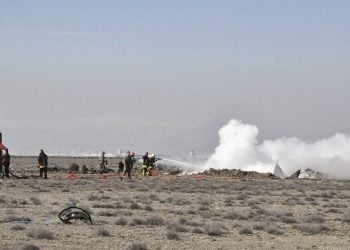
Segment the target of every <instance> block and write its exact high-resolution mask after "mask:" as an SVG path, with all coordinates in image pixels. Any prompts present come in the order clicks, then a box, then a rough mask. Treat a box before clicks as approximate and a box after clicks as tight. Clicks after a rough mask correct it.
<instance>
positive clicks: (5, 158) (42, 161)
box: [0, 148, 48, 179]
mask: <svg viewBox="0 0 350 250" xmlns="http://www.w3.org/2000/svg"><path fill="white" fill-rule="evenodd" d="M4 151H5V154H4V155H2V162H1V168H0V170H1V172H2V169H3V167H4V176H5V177H7V178H10V164H11V155H10V153H9V150H8V149H7V148H6V149H5V150H4ZM38 167H39V169H40V172H39V176H40V177H44V178H45V179H47V167H48V156H47V154H45V152H44V150H43V149H41V150H40V153H39V156H38Z"/></svg>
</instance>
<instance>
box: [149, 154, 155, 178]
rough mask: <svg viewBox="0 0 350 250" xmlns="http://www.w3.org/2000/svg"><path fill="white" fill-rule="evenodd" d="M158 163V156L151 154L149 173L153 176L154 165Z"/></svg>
mask: <svg viewBox="0 0 350 250" xmlns="http://www.w3.org/2000/svg"><path fill="white" fill-rule="evenodd" d="M155 163H156V157H155V155H154V154H151V156H150V158H149V167H148V175H149V176H152V170H153V169H154V165H155Z"/></svg>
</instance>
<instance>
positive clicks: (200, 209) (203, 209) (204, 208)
mask: <svg viewBox="0 0 350 250" xmlns="http://www.w3.org/2000/svg"><path fill="white" fill-rule="evenodd" d="M198 210H199V211H209V210H210V208H209V207H207V206H203V205H200V206H199V207H198Z"/></svg>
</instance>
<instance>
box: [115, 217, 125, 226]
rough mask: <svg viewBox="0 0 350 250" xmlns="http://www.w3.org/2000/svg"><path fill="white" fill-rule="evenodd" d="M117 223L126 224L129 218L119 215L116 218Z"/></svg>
mask: <svg viewBox="0 0 350 250" xmlns="http://www.w3.org/2000/svg"><path fill="white" fill-rule="evenodd" d="M115 224H116V225H121V226H125V225H126V224H128V220H127V219H126V218H125V217H123V216H119V217H117V219H116V220H115Z"/></svg>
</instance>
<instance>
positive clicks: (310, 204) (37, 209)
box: [0, 159, 350, 249]
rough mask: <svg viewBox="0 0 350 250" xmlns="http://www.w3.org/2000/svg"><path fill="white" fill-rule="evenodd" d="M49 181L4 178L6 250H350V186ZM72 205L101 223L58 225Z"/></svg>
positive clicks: (61, 177) (161, 179)
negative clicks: (65, 211)
mask: <svg viewBox="0 0 350 250" xmlns="http://www.w3.org/2000/svg"><path fill="white" fill-rule="evenodd" d="M94 161H96V159H90V163H89V164H91V165H94V164H95V162H94ZM16 164H17V165H16ZM23 164H24V165H25V166H26V167H24V168H27V166H29V167H30V166H32V165H31V163H30V164H29V163H23ZM96 164H97V163H96ZM20 165H21V164H19V163H18V162H17V163H15V164H14V168H17V169H19V168H20ZM29 167H28V168H29ZM49 177H50V179H48V180H42V179H27V180H18V179H13V178H12V179H4V180H0V192H1V194H0V236H1V243H0V249H37V248H35V247H38V248H40V249H349V246H350V237H349V233H350V181H337V180H323V181H311V180H272V179H264V180H239V179H223V178H220V179H218V178H208V179H200V178H185V177H165V176H158V177H144V178H142V177H135V178H134V179H133V180H131V181H130V180H126V179H124V180H123V181H120V179H119V178H118V177H117V175H115V174H114V175H106V176H105V178H103V177H102V176H100V175H85V176H83V175H81V176H80V178H77V179H67V178H66V175H65V174H64V173H60V174H51V175H50V176H49ZM70 205H77V206H80V207H83V208H85V209H87V210H88V211H90V213H91V216H92V218H93V221H94V225H92V226H91V225H87V224H84V223H82V222H76V223H72V224H70V225H65V224H62V223H61V222H59V220H57V216H58V213H59V212H60V211H61V210H62V209H64V208H66V207H68V206H70ZM24 222H26V223H24ZM26 247H27V248H26Z"/></svg>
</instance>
